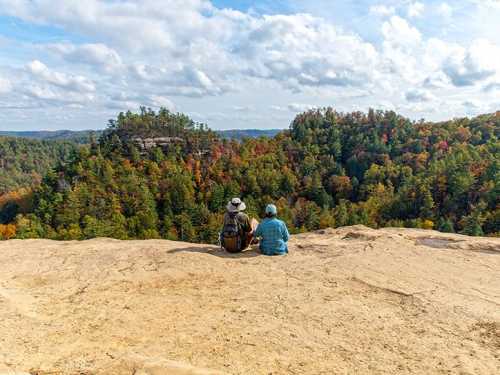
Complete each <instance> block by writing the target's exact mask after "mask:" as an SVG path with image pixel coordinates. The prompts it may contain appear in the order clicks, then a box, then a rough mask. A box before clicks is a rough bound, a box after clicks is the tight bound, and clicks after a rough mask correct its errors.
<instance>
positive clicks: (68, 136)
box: [0, 129, 282, 143]
mask: <svg viewBox="0 0 500 375" xmlns="http://www.w3.org/2000/svg"><path fill="white" fill-rule="evenodd" d="M280 131H282V129H266V130H262V129H231V130H216V131H215V132H216V133H217V134H219V135H220V136H221V137H222V138H226V139H235V140H242V139H243V138H259V137H274V136H275V135H276V134H278V133H279V132H280ZM101 133H102V130H53V131H50V130H40V131H0V136H4V137H17V138H30V139H39V140H51V141H62V140H64V141H73V142H76V143H88V142H89V140H90V138H91V136H92V135H94V137H96V138H99V136H100V135H101Z"/></svg>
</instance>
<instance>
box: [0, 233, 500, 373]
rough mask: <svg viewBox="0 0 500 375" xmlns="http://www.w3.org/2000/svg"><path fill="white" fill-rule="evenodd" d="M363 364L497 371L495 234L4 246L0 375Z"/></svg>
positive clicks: (499, 290) (499, 333) (284, 369)
mask: <svg viewBox="0 0 500 375" xmlns="http://www.w3.org/2000/svg"><path fill="white" fill-rule="evenodd" d="M210 369H211V370H210ZM368 373H369V374H409V373H412V374H440V373H443V374H444V373H446V374H450V373H451V374H499V373H500V239H488V238H471V237H465V236H459V235H446V234H440V233H438V232H433V231H422V230H408V229H382V230H372V229H369V228H365V227H362V226H355V227H347V228H340V229H336V230H325V231H322V232H316V233H310V234H304V235H299V236H294V237H293V239H292V240H291V243H290V254H289V255H288V256H286V257H265V256H261V255H259V254H258V253H257V252H255V251H253V250H250V251H247V252H244V253H242V254H239V255H231V254H226V253H224V252H222V251H220V250H219V249H218V248H216V247H213V246H206V245H193V244H186V243H180V242H170V241H156V240H153V241H128V242H123V241H117V240H110V239H95V240H90V241H85V242H54V241H48V240H24V241H21V240H14V241H7V242H2V243H0V374H39V375H45V374H130V375H132V374H135V375H148V374H149V375H153V374H154V375H156V374H177V375H180V374H368Z"/></svg>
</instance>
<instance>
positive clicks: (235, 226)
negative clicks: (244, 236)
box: [221, 212, 241, 253]
mask: <svg viewBox="0 0 500 375" xmlns="http://www.w3.org/2000/svg"><path fill="white" fill-rule="evenodd" d="M237 216H238V213H237V212H231V213H229V214H228V215H227V217H226V218H225V220H224V228H222V242H221V245H222V247H223V248H224V249H226V250H227V251H229V252H231V253H237V252H239V251H241V226H240V223H239V221H238V218H237Z"/></svg>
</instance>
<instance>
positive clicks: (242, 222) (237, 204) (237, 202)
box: [220, 198, 258, 253]
mask: <svg viewBox="0 0 500 375" xmlns="http://www.w3.org/2000/svg"><path fill="white" fill-rule="evenodd" d="M245 209H246V205H245V203H244V202H243V201H242V200H241V199H240V198H233V199H231V201H229V202H228V204H227V206H226V213H225V215H224V226H223V228H222V232H221V234H220V243H221V246H222V247H223V248H224V249H226V250H227V251H229V252H230V253H239V252H240V251H242V250H245V249H246V248H247V247H248V245H249V244H250V242H251V241H252V233H253V230H254V227H256V226H257V224H258V223H254V222H253V221H252V220H250V218H249V217H248V215H247V214H246V213H245V212H244V211H245Z"/></svg>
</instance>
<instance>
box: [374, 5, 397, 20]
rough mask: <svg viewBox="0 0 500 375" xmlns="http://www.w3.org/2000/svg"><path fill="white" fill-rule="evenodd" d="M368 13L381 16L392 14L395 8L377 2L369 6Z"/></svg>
mask: <svg viewBox="0 0 500 375" xmlns="http://www.w3.org/2000/svg"><path fill="white" fill-rule="evenodd" d="M370 13H371V14H374V15H377V16H382V17H384V16H392V15H393V14H395V13H396V8H394V7H393V6H387V5H384V4H377V5H372V6H371V7H370Z"/></svg>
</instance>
